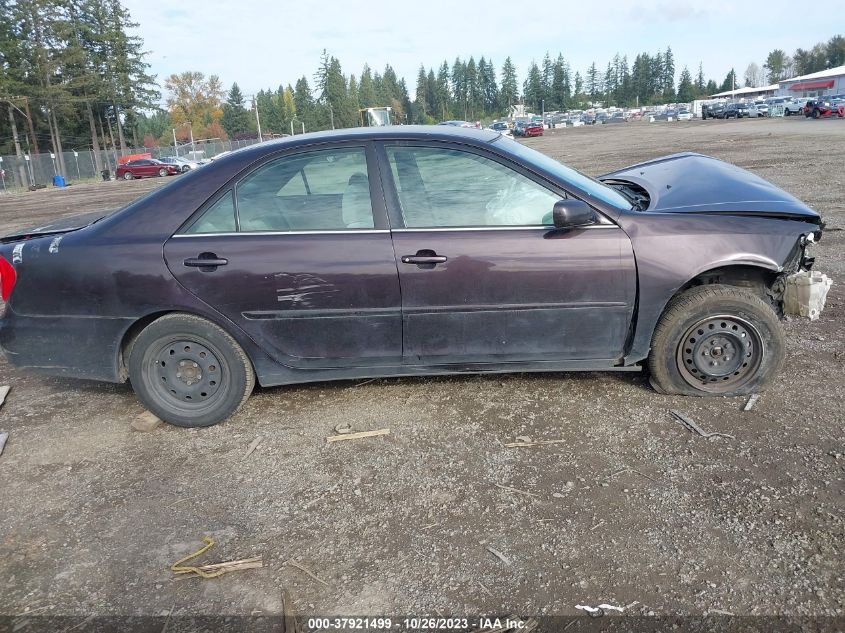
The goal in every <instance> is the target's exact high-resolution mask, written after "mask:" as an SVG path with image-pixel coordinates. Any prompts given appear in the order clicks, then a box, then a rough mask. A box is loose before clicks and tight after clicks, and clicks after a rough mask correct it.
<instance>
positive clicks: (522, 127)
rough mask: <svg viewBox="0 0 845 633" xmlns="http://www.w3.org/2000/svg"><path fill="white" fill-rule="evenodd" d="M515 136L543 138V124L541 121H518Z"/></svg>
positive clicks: (515, 126) (514, 130) (514, 129)
mask: <svg viewBox="0 0 845 633" xmlns="http://www.w3.org/2000/svg"><path fill="white" fill-rule="evenodd" d="M513 134H514V136H543V124H542V123H540V122H539V121H537V122H535V121H517V122H516V124H515V125H514V127H513Z"/></svg>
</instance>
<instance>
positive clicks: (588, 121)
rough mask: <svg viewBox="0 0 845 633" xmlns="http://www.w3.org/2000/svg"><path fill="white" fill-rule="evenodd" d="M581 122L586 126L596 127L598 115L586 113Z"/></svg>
mask: <svg viewBox="0 0 845 633" xmlns="http://www.w3.org/2000/svg"><path fill="white" fill-rule="evenodd" d="M581 122H582V123H583V124H584V125H595V124H596V115H594V114H590V113H589V112H585V113H584V114H582V115H581Z"/></svg>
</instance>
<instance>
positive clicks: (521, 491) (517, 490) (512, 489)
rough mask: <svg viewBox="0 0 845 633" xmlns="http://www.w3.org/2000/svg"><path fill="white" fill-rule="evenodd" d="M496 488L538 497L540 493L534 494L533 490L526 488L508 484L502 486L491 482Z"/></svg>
mask: <svg viewBox="0 0 845 633" xmlns="http://www.w3.org/2000/svg"><path fill="white" fill-rule="evenodd" d="M493 485H494V486H496V488H501V489H502V490H507V491H508V492H516V493H519V494H521V495H527V496H529V497H539V496H540V495H538V494H535V493H533V492H528V491H527V490H520V489H519V488H511V487H510V486H502V485H501V484H493Z"/></svg>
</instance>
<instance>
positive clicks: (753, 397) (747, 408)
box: [742, 393, 760, 411]
mask: <svg viewBox="0 0 845 633" xmlns="http://www.w3.org/2000/svg"><path fill="white" fill-rule="evenodd" d="M759 398H760V394H759V393H752V394H751V397H750V398H749V399H748V402H746V403H745V406H744V407H743V408H742V410H743V411H751V407H753V406H754V404H755V403H756V402H757V400H758V399H759Z"/></svg>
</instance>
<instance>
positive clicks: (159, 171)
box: [158, 167, 167, 178]
mask: <svg viewBox="0 0 845 633" xmlns="http://www.w3.org/2000/svg"><path fill="white" fill-rule="evenodd" d="M158 175H159V176H161V177H162V178H164V177H165V176H166V175H167V170H166V169H165V168H164V167H162V168H161V169H159V170H158Z"/></svg>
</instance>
